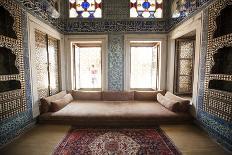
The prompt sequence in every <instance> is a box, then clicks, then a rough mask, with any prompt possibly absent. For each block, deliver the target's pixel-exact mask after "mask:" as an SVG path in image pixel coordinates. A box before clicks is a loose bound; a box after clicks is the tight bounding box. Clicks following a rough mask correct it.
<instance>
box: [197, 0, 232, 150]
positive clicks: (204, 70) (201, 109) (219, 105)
mask: <svg viewBox="0 0 232 155" xmlns="http://www.w3.org/2000/svg"><path fill="white" fill-rule="evenodd" d="M230 3H231V0H230V2H229V0H217V1H215V2H214V3H213V4H212V5H211V6H210V7H209V9H206V10H205V11H204V12H203V17H204V18H203V30H202V32H203V33H202V45H201V46H202V48H201V56H200V70H199V72H200V76H199V90H198V100H197V119H198V120H199V121H200V123H201V125H202V126H203V127H204V128H205V129H206V130H207V132H208V133H209V134H210V135H211V136H213V137H214V138H216V139H217V141H218V142H219V143H221V144H222V145H223V146H224V147H226V148H227V149H228V150H230V151H232V137H231V136H232V133H231V131H232V130H231V129H232V123H231V122H232V121H231V119H232V118H231V117H232V113H231V112H232V95H231V93H229V92H224V91H220V90H214V89H209V88H208V86H209V81H210V80H226V81H231V80H232V79H231V76H230V75H223V74H210V70H211V68H212V66H213V63H212V61H213V59H212V55H213V54H215V53H216V51H217V49H219V48H222V47H224V46H231V43H230V42H231V37H230V35H227V36H222V37H219V38H214V39H213V37H212V36H213V35H212V33H213V31H214V30H215V28H214V26H215V25H214V23H213V22H214V20H215V18H216V17H215V16H216V15H218V14H219V13H220V11H219V10H220V9H219V8H221V9H222V8H224V7H225V4H228V5H229V4H230Z"/></svg>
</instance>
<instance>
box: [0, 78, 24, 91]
mask: <svg viewBox="0 0 232 155" xmlns="http://www.w3.org/2000/svg"><path fill="white" fill-rule="evenodd" d="M0 88H1V89H0V93H3V92H7V91H12V90H16V89H21V83H20V81H17V80H10V81H0Z"/></svg>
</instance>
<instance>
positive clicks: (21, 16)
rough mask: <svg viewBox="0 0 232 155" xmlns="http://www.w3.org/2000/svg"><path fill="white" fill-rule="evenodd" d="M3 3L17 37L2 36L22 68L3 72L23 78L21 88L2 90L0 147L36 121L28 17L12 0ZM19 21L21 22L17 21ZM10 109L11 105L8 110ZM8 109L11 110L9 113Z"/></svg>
mask: <svg viewBox="0 0 232 155" xmlns="http://www.w3.org/2000/svg"><path fill="white" fill-rule="evenodd" d="M0 5H3V6H4V7H6V8H7V9H9V10H10V12H11V14H14V18H16V19H17V20H15V21H16V22H15V24H14V26H15V30H16V33H17V39H11V38H7V37H5V36H0V38H1V46H4V47H8V48H9V49H11V50H12V51H13V52H14V53H15V54H16V57H17V58H16V60H17V61H16V64H17V66H18V68H19V71H20V72H19V74H18V75H9V76H8V75H3V76H1V78H0V80H1V81H6V80H15V79H17V80H20V82H21V87H22V88H21V89H19V90H14V91H10V92H5V93H1V94H0V105H1V110H0V111H1V112H3V113H5V114H3V113H1V114H0V116H1V122H0V147H2V146H3V145H4V144H6V143H8V142H9V141H11V140H12V139H14V138H15V137H16V136H18V135H19V134H21V132H22V131H23V130H24V128H26V127H27V125H28V124H29V123H31V122H32V109H31V108H32V102H31V85H30V66H29V63H28V62H29V51H28V38H27V35H28V33H27V17H26V13H25V11H23V10H21V8H20V7H19V6H18V5H17V4H15V2H14V1H11V0H1V3H0ZM17 22H18V23H17ZM6 109H8V110H9V111H8V110H7V111H6ZM6 112H7V113H6Z"/></svg>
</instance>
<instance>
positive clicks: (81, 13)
mask: <svg viewBox="0 0 232 155" xmlns="http://www.w3.org/2000/svg"><path fill="white" fill-rule="evenodd" d="M69 17H70V18H101V17H102V0H69Z"/></svg>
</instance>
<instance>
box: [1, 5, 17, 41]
mask: <svg viewBox="0 0 232 155" xmlns="http://www.w3.org/2000/svg"><path fill="white" fill-rule="evenodd" d="M13 25H14V18H13V17H12V16H11V14H10V13H9V11H7V10H6V9H5V8H4V7H2V6H0V35H3V36H6V37H10V38H14V39H17V35H16V33H15V31H14V30H13Z"/></svg>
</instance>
